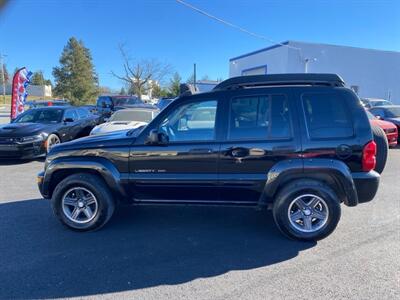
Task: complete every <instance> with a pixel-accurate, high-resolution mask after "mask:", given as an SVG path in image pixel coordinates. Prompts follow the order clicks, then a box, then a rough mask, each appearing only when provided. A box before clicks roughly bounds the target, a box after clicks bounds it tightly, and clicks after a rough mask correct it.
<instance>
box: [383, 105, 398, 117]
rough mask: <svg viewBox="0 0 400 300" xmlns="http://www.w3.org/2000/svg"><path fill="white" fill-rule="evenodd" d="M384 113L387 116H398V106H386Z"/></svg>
mask: <svg viewBox="0 0 400 300" xmlns="http://www.w3.org/2000/svg"><path fill="white" fill-rule="evenodd" d="M386 114H387V116H388V117H389V118H400V106H398V107H391V108H386Z"/></svg>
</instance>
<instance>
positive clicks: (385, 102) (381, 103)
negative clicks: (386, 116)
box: [371, 100, 393, 106]
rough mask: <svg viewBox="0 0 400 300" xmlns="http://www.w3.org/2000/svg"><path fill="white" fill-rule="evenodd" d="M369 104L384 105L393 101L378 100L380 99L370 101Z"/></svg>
mask: <svg viewBox="0 0 400 300" xmlns="http://www.w3.org/2000/svg"><path fill="white" fill-rule="evenodd" d="M371 105H372V106H384V105H393V103H392V102H390V101H387V100H380V101H372V102H371Z"/></svg>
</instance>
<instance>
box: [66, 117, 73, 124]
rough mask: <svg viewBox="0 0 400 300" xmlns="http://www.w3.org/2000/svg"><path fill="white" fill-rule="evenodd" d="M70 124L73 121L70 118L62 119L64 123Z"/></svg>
mask: <svg viewBox="0 0 400 300" xmlns="http://www.w3.org/2000/svg"><path fill="white" fill-rule="evenodd" d="M72 122H74V119H72V118H65V119H64V123H72Z"/></svg>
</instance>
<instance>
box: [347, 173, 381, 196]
mask: <svg viewBox="0 0 400 300" xmlns="http://www.w3.org/2000/svg"><path fill="white" fill-rule="evenodd" d="M351 175H352V177H353V181H354V185H355V187H356V190H357V196H358V203H365V202H369V201H371V200H372V199H374V197H375V195H376V192H377V191H378V186H379V180H380V175H379V174H378V173H377V172H375V171H370V172H357V173H352V174H351Z"/></svg>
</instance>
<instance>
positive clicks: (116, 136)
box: [49, 130, 137, 155]
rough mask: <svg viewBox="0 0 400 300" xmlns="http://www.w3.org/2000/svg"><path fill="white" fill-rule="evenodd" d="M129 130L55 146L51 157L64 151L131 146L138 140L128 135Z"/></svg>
mask: <svg viewBox="0 0 400 300" xmlns="http://www.w3.org/2000/svg"><path fill="white" fill-rule="evenodd" d="M128 132H129V131H128V130H122V131H115V132H112V133H109V134H99V135H90V136H86V137H83V138H80V139H76V140H73V141H70V142H67V143H62V144H58V145H56V146H54V147H53V148H52V149H51V151H50V153H49V154H50V155H51V154H54V153H59V152H62V151H72V150H89V149H99V148H108V147H113V148H114V147H126V146H130V145H131V144H132V143H133V142H134V141H135V138H136V135H137V134H136V135H135V134H128Z"/></svg>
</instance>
